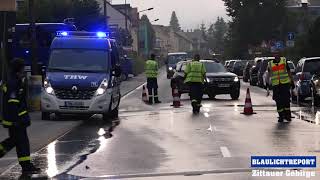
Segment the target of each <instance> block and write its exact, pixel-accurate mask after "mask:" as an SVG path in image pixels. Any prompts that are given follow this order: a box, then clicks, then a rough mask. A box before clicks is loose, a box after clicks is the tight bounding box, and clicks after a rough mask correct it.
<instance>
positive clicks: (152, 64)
mask: <svg viewBox="0 0 320 180" xmlns="http://www.w3.org/2000/svg"><path fill="white" fill-rule="evenodd" d="M145 73H146V76H147V78H157V76H158V63H157V62H156V61H154V60H148V61H147V62H146V64H145Z"/></svg>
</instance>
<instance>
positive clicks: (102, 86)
mask: <svg viewBox="0 0 320 180" xmlns="http://www.w3.org/2000/svg"><path fill="white" fill-rule="evenodd" d="M107 89H108V80H107V79H104V80H103V81H102V82H101V84H100V86H99V88H98V89H97V92H96V95H97V96H100V95H102V94H104V93H106V91H107Z"/></svg>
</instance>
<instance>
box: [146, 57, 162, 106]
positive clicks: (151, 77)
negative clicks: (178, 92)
mask: <svg viewBox="0 0 320 180" xmlns="http://www.w3.org/2000/svg"><path fill="white" fill-rule="evenodd" d="M158 68H159V66H158V63H157V62H156V55H154V54H151V56H150V60H147V61H146V63H145V74H146V76H147V88H148V93H149V102H148V103H149V104H153V100H154V103H156V104H158V103H161V101H159V97H158V80H157V76H158Z"/></svg>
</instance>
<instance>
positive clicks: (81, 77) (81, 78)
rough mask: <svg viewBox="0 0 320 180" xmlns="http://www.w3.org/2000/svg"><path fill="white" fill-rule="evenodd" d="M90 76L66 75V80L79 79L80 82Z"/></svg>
mask: <svg viewBox="0 0 320 180" xmlns="http://www.w3.org/2000/svg"><path fill="white" fill-rule="evenodd" d="M87 78H88V76H82V75H64V79H79V80H85V79H87Z"/></svg>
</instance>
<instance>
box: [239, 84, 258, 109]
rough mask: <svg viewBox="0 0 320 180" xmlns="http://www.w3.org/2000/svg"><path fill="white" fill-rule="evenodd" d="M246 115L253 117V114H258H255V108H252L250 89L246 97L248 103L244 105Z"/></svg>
mask: <svg viewBox="0 0 320 180" xmlns="http://www.w3.org/2000/svg"><path fill="white" fill-rule="evenodd" d="M241 114H244V115H252V114H256V113H255V112H253V108H252V103H251V96H250V89H249V88H248V89H247V95H246V101H245V104H244V109H243V113H241Z"/></svg>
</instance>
